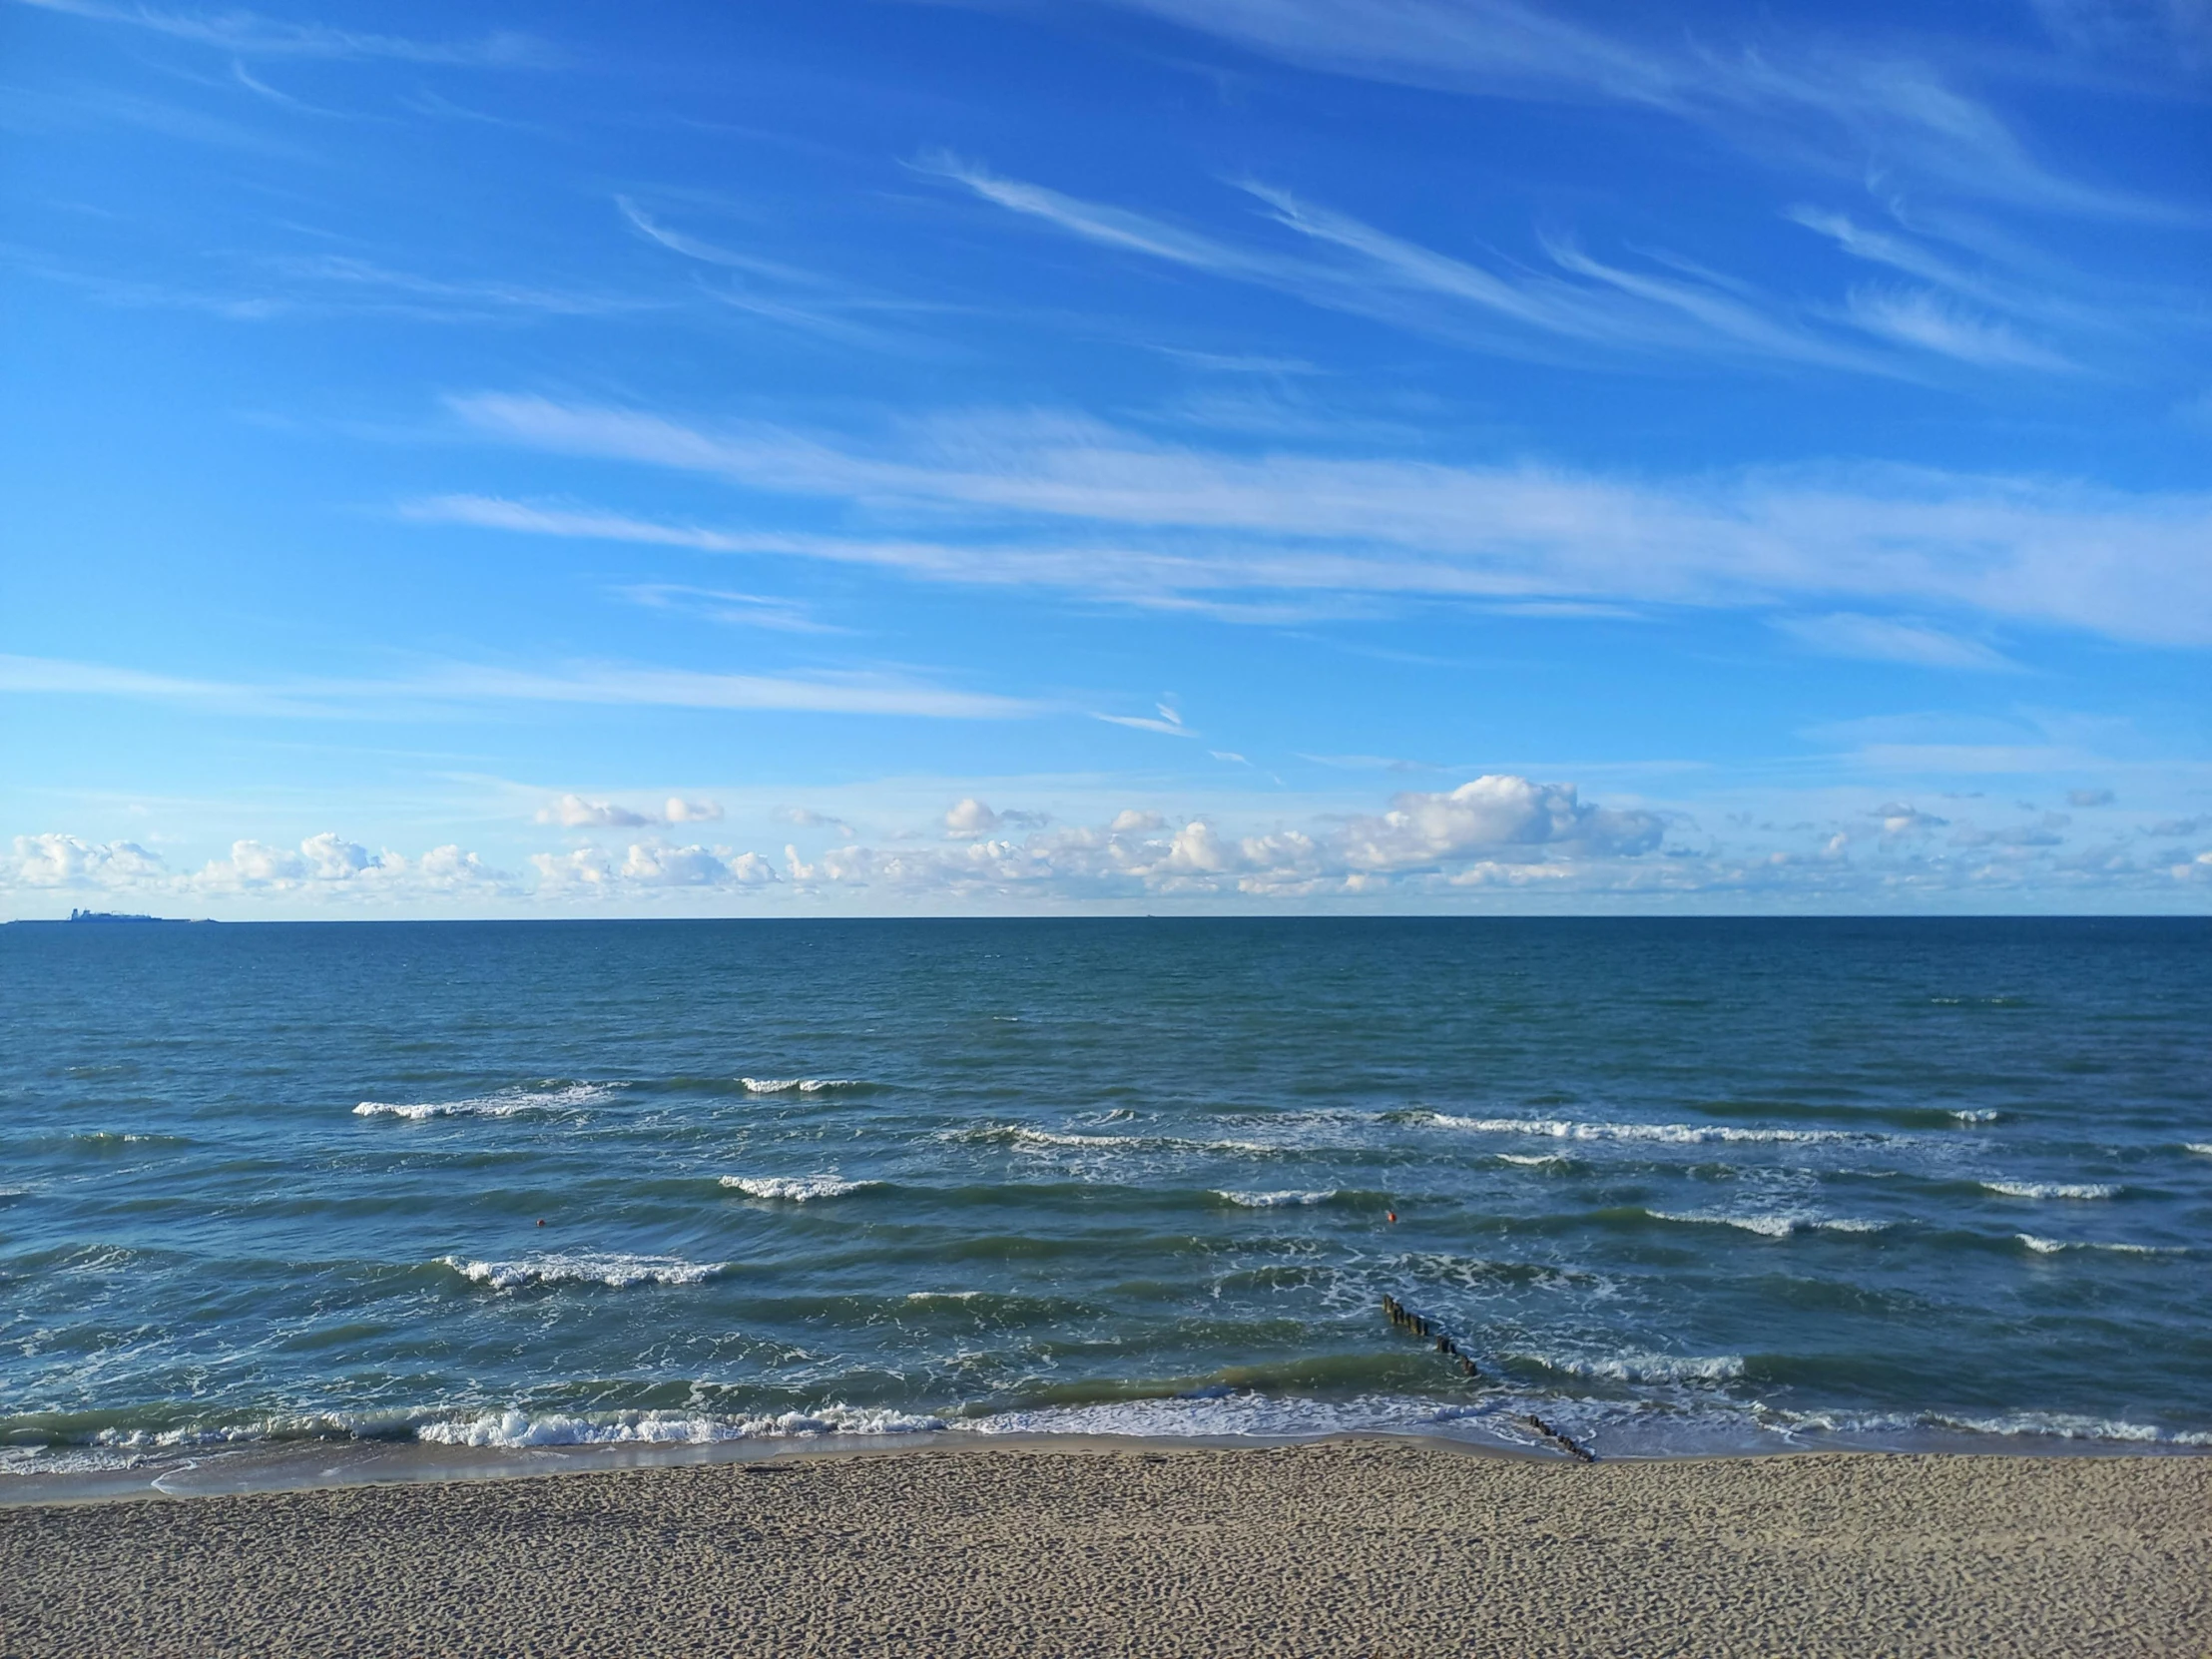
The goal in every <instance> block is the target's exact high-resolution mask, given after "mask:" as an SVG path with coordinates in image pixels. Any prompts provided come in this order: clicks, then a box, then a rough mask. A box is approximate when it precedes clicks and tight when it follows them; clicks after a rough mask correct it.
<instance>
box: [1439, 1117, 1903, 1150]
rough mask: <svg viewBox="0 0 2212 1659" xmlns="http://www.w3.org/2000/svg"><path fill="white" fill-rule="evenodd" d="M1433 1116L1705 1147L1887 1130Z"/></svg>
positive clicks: (1864, 1138) (1533, 1131) (1562, 1135)
mask: <svg viewBox="0 0 2212 1659" xmlns="http://www.w3.org/2000/svg"><path fill="white" fill-rule="evenodd" d="M1428 1116H1429V1120H1430V1121H1431V1122H1433V1123H1435V1124H1437V1125H1439V1126H1441V1127H1442V1128H1445V1129H1470V1130H1473V1131H1474V1132H1476V1133H1477V1134H1483V1135H1548V1136H1549V1137H1551V1138H1552V1139H1553V1140H1559V1141H1663V1142H1667V1143H1669V1144H1671V1145H1677V1146H1701V1145H1705V1144H1708V1143H1710V1142H1715V1141H1777V1142H1805V1141H1856V1142H1860V1143H1865V1142H1868V1141H1882V1140H1888V1139H1890V1138H1891V1137H1889V1136H1887V1135H1873V1134H1866V1133H1862V1132H1859V1131H1856V1130H1849V1129H1739V1128H1737V1127H1736V1126H1734V1125H1733V1124H1721V1123H1577V1122H1575V1121H1574V1120H1572V1119H1569V1118H1460V1117H1453V1116H1451V1115H1450V1114H1449V1113H1446V1112H1431V1113H1429V1114H1428Z"/></svg>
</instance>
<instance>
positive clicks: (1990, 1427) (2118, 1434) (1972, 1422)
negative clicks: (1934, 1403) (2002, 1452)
mask: <svg viewBox="0 0 2212 1659" xmlns="http://www.w3.org/2000/svg"><path fill="white" fill-rule="evenodd" d="M1919 1420H1920V1421H1921V1422H1922V1423H1924V1424H1926V1425H1927V1426H1929V1427H1931V1428H1959V1429H1964V1430H1966V1431H1967V1432H1968V1433H1973V1434H2008V1435H2009V1434H2032V1435H2040V1436H2048V1437H2051V1438H2055V1439H2063V1440H2126V1441H2134V1442H2138V1443H2143V1444H2157V1445H2212V1433H2204V1432H2201V1431H2191V1430H2188V1429H2171V1428H2159V1427H2156V1426H2155V1425H2153V1424H2151V1423H2147V1422H2129V1421H2127V1420H2126V1419H2125V1418H2123V1417H2090V1416H2081V1415H2078V1414H2076V1413H2073V1412H2067V1411H2014V1412H2011V1413H2009V1414H2008V1415H2005V1416H2001V1417H1954V1416H1946V1415H1943V1414H1941V1413H1939V1412H1934V1411H1931V1412H1926V1413H1923V1415H1922V1416H1921V1418H1920V1419H1919Z"/></svg>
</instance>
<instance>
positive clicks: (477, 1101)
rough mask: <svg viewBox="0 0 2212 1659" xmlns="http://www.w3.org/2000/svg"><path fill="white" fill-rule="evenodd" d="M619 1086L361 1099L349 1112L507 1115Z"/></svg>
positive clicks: (563, 1105) (588, 1102)
mask: <svg viewBox="0 0 2212 1659" xmlns="http://www.w3.org/2000/svg"><path fill="white" fill-rule="evenodd" d="M620 1086H621V1085H619V1084H615V1083H568V1084H564V1085H561V1086H560V1087H557V1088H550V1089H548V1088H535V1089H531V1088H515V1089H501V1090H499V1091H498V1092H497V1093H495V1094H483V1095H469V1096H467V1097H465V1098H463V1099H460V1100H419V1101H413V1102H409V1103H405V1104H400V1103H394V1102H392V1101H387V1100H364V1101H362V1102H361V1103H360V1104H359V1105H358V1106H356V1107H354V1108H353V1115H354V1116H355V1117H358V1118H374V1117H393V1118H407V1119H411V1120H412V1121H415V1122H418V1123H419V1122H421V1121H422V1120H423V1119H425V1118H469V1117H482V1118H509V1117H513V1116H514V1115H515V1114H516V1113H518V1112H558V1111H566V1110H573V1109H575V1108H577V1107H579V1106H596V1105H597V1104H599V1102H601V1101H603V1100H607V1099H610V1098H612V1097H613V1095H614V1092H615V1090H616V1089H617V1088H619V1087H620Z"/></svg>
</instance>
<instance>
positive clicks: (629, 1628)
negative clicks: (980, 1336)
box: [0, 1441, 2212, 1659]
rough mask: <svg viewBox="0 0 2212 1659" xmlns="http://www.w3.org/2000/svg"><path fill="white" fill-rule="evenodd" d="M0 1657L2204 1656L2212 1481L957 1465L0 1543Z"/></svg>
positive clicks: (1295, 1465)
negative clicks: (1, 1624) (0, 1626)
mask: <svg viewBox="0 0 2212 1659" xmlns="http://www.w3.org/2000/svg"><path fill="white" fill-rule="evenodd" d="M0 1621H4V1636H0V1652H4V1653H5V1654H7V1655H9V1656H11V1659H12V1656H26V1659H27V1656H30V1655H38V1654H96V1655H100V1656H103V1659H110V1656H114V1659H120V1656H123V1655H136V1654H163V1655H170V1654H176V1655H184V1654H214V1653H225V1654H232V1653H297V1654H366V1653H377V1654H394V1655H401V1654H425V1655H428V1654H437V1655H444V1654H478V1653H482V1654H530V1655H555V1654H595V1655H596V1654H607V1655H619V1654H646V1653H652V1654H743V1655H748V1656H751V1655H776V1654H800V1653H805V1654H839V1653H882V1652H886V1651H897V1652H903V1653H948V1654H956V1653H985V1654H988V1653H1035V1654H1091V1653H1128V1654H1147V1655H1173V1654H1248V1653H1289V1654H1308V1653H1313V1654H1338V1653H1345V1654H1377V1655H1383V1654H1390V1655H1396V1654H1453V1655H1460V1654H1498V1655H1512V1656H1516V1659H1533V1656H1537V1655H1549V1654H1562V1655H1563V1654H1574V1655H1583V1656H1591V1655H1611V1654H1620V1655H1635V1656H1637V1659H1656V1656H1659V1655H1668V1654H1684V1655H1697V1656H1699V1659H1716V1656H1724V1655H1733V1654H1870V1655H1873V1654H1880V1655H1914V1654H1957V1655H1964V1656H1972V1659H1996V1656H1999V1655H2010V1654H2050V1655H2082V1656H2093V1659H2115V1656H2119V1655H2127V1654H2205V1653H2212V1458H2200V1457H2126V1458H1997V1457H1955V1456H1931V1457H1904V1456H1842V1455H1823V1456H1803V1457H1777V1458H1763V1459H1745V1460H1733V1459H1732V1460H1719V1461H1698V1462H1672V1463H1601V1464H1598V1465H1596V1466H1594V1467H1585V1466H1583V1465H1580V1464H1575V1463H1571V1462H1567V1461H1564V1460H1561V1461H1543V1462H1537V1461H1527V1460H1516V1459H1507V1458H1498V1457H1473V1456H1467V1455H1463V1454H1459V1453H1455V1452H1450V1451H1442V1450H1435V1449H1429V1448H1424V1447H1418V1446H1413V1445H1408V1444H1403V1443H1391V1442H1377V1441H1366V1442H1350V1443H1342V1442H1340V1443H1334V1444H1326V1445H1307V1446H1299V1447H1293V1448H1286V1449H1275V1450H1237V1451H1214V1450H1190V1451H1174V1452H1162V1451H1149V1450H1147V1451H1113V1452H1101V1451H1065V1450H1051V1451H1046V1450H1015V1449H1006V1450H975V1451H950V1452H916V1453H907V1454H903V1455H886V1456H872V1457H862V1458H845V1459H820V1460H807V1459H797V1458H787V1459H783V1460H780V1461H777V1462H773V1463H769V1464H742V1463H726V1464H720V1465H716V1466H710V1467H703V1468H663V1469H646V1470H633V1471H625V1472H614V1473H593V1474H569V1475H561V1476H557V1477H552V1478H546V1479H534V1480H527V1479H525V1480H502V1481H490V1482H478V1483H473V1484H470V1483H458V1482H456V1483H446V1484H433V1485H410V1486H380V1487H354V1488H348V1489H339V1490H325V1491H304V1492H273V1493H260V1494H255V1495H250V1496H242V1497H204V1498H189V1499H181V1500H169V1499H151V1500H142V1501H133V1502H119V1503H105V1504H94V1505H83V1506H77V1507H53V1508H24V1509H14V1510H6V1511H0Z"/></svg>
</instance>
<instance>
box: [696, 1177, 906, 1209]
mask: <svg viewBox="0 0 2212 1659" xmlns="http://www.w3.org/2000/svg"><path fill="white" fill-rule="evenodd" d="M722 1184H723V1185H724V1186H725V1187H734V1188H736V1189H737V1190H738V1191H739V1192H741V1193H744V1194H745V1195H746V1196H747V1197H749V1198H779V1199H785V1200H788V1201H789V1202H791V1203H793V1204H805V1203H806V1202H807V1201H808V1200H809V1199H815V1198H842V1197H843V1196H844V1195H845V1194H846V1193H856V1192H858V1191H860V1189H861V1188H863V1187H880V1186H881V1185H882V1182H880V1181H847V1180H845V1179H843V1177H841V1176H835V1175H795V1176H785V1175H758V1176H756V1175H726V1176H724V1177H723V1178H722Z"/></svg>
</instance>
